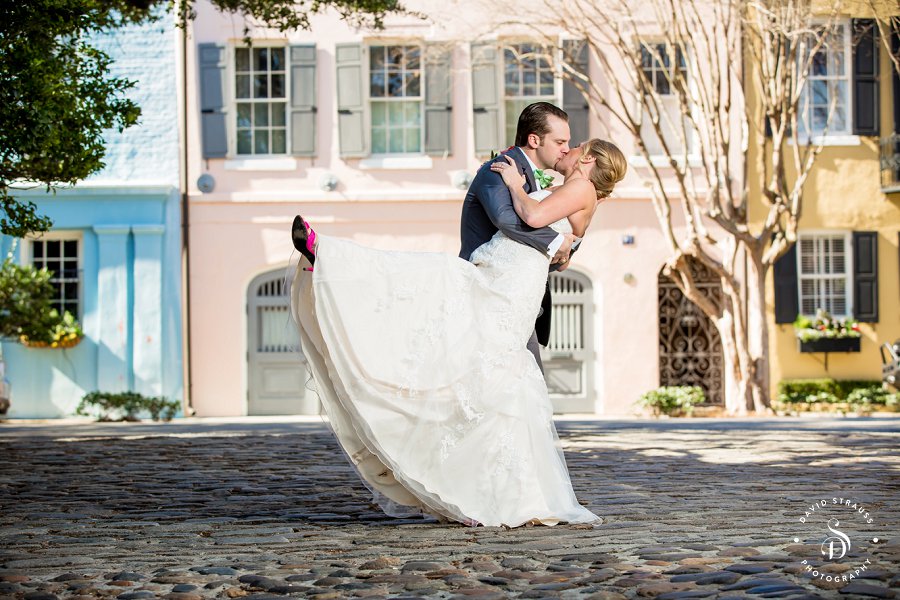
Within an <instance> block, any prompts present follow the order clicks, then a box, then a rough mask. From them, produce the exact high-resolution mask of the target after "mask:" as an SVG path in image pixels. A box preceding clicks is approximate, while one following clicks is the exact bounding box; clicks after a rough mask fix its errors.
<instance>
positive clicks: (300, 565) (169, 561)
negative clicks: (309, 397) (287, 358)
mask: <svg viewBox="0 0 900 600" xmlns="http://www.w3.org/2000/svg"><path fill="white" fill-rule="evenodd" d="M557 427H558V429H559V432H560V437H561V439H562V441H563V444H564V448H565V450H566V456H567V460H568V463H569V468H570V471H571V475H572V479H573V482H574V485H575V490H576V493H577V494H578V497H579V499H580V500H581V501H582V503H584V504H586V505H587V506H589V507H590V508H591V510H593V511H594V512H596V513H597V514H599V515H602V516H603V517H604V521H605V522H604V523H603V525H602V526H600V527H597V528H592V527H585V526H566V525H561V526H558V527H523V528H519V529H515V530H505V529H503V528H483V527H477V528H472V527H464V526H462V525H445V524H439V523H437V522H428V521H422V520H397V519H391V518H388V517H385V516H384V515H383V514H382V513H381V512H380V511H378V510H377V509H376V508H375V507H373V506H372V505H371V504H370V502H369V495H368V492H367V491H366V489H365V488H364V487H363V486H362V485H361V484H360V483H359V482H358V480H357V479H356V476H355V474H354V473H353V472H352V470H351V469H350V467H349V465H348V464H347V462H346V461H345V459H344V458H343V456H342V455H341V454H340V452H339V451H338V449H337V447H336V445H335V442H334V440H333V438H332V436H331V434H330V432H329V431H328V429H327V427H326V426H325V425H324V424H322V423H320V422H314V421H310V420H306V421H300V420H297V421H288V420H280V421H279V420H270V421H269V422H266V421H252V420H244V421H240V420H235V421H233V422H224V421H223V422H218V423H217V422H213V421H208V422H203V421H201V420H187V422H184V421H183V422H178V423H171V424H149V423H142V424H93V423H75V424H58V423H53V422H46V423H44V424H37V425H29V424H16V423H15V422H7V423H3V424H0V452H2V457H3V460H2V463H0V507H2V511H0V525H2V527H0V596H2V597H4V598H24V599H27V600H44V599H53V598H76V597H80V598H98V597H100V598H120V599H122V600H130V599H138V598H155V597H161V598H170V599H172V600H199V599H201V598H213V597H215V598H247V599H254V600H255V599H262V598H281V597H285V596H298V597H310V598H312V597H314V598H317V599H318V600H326V599H330V598H351V597H360V598H362V597H382V598H384V597H392V598H399V597H404V598H414V597H429V598H493V597H497V598H504V597H520V598H543V597H546V598H598V599H618V598H638V597H656V598H659V599H660V600H666V599H675V598H795V599H796V598H864V597H876V598H894V597H900V537H898V534H900V507H898V505H900V502H898V501H900V452H898V448H900V419H888V418H860V419H853V418H847V419H841V418H835V419H825V418H819V419H812V418H801V419H790V418H781V419H747V420H728V419H691V420H674V419H673V420H660V421H635V420H623V421H607V420H584V421H578V420H562V421H560V422H558V423H557ZM472 468H473V469H477V468H479V466H478V465H472ZM807 513H808V514H807ZM801 518H802V519H803V522H801ZM835 520H836V521H837V523H836V522H835ZM829 521H830V525H831V531H829ZM839 534H840V535H839ZM829 536H830V537H829ZM826 538H829V539H828V540H826ZM876 540H877V541H876ZM848 543H849V549H847V545H848ZM829 550H831V551H832V552H833V553H834V555H835V557H834V559H832V560H829V558H828V556H827V554H826V555H825V556H823V554H822V552H823V551H825V552H827V551H829ZM844 552H845V553H846V554H843V553H844ZM842 554H843V556H842Z"/></svg>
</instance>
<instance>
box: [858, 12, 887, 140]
mask: <svg viewBox="0 0 900 600" xmlns="http://www.w3.org/2000/svg"><path fill="white" fill-rule="evenodd" d="M876 32H877V26H876V25H875V20H874V19H853V133H855V134H856V135H876V136H877V135H879V131H880V128H879V124H880V123H879V121H880V117H881V111H880V108H879V106H880V105H879V101H878V100H879V98H878V50H879V48H878V39H877V33H876Z"/></svg>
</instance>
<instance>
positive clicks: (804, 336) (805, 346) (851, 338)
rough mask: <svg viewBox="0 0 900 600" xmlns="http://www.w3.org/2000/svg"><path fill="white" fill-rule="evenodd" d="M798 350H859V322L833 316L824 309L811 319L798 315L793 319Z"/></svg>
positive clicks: (819, 310)
mask: <svg viewBox="0 0 900 600" xmlns="http://www.w3.org/2000/svg"><path fill="white" fill-rule="evenodd" d="M794 332H795V333H796V335H797V340H798V342H799V345H800V352H859V343H860V338H861V334H860V331H859V324H858V323H857V322H856V320H855V319H852V318H849V317H847V318H843V319H839V318H835V317H833V316H831V315H830V314H829V313H828V311H826V310H824V309H821V308H820V309H818V310H816V316H815V317H814V318H812V319H810V318H809V317H805V316H803V315H800V316H798V317H797V319H796V320H795V321H794Z"/></svg>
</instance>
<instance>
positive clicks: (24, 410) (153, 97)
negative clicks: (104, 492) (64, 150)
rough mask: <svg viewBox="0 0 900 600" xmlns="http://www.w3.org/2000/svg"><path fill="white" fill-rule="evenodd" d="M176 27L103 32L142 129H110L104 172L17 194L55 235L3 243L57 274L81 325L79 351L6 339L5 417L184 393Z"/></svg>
mask: <svg viewBox="0 0 900 600" xmlns="http://www.w3.org/2000/svg"><path fill="white" fill-rule="evenodd" d="M179 42H180V33H179V30H178V29H177V28H176V27H175V26H174V20H173V18H172V17H171V16H170V15H167V16H165V17H164V18H163V19H162V20H160V21H157V22H155V23H151V24H146V25H141V26H130V27H127V28H123V29H119V30H116V31H113V32H109V33H106V34H104V35H101V36H98V38H97V43H98V45H99V46H100V47H101V48H102V49H103V50H104V51H106V52H107V53H108V54H109V55H110V56H111V57H113V58H114V61H115V62H114V64H113V67H112V71H113V74H114V75H117V76H124V77H127V78H129V79H132V80H135V81H137V85H136V86H135V88H133V89H132V90H131V91H130V92H129V95H130V96H131V97H132V98H133V99H134V100H135V101H136V102H137V103H138V104H139V105H140V107H141V110H142V116H141V119H140V123H139V124H138V125H136V126H133V127H131V128H129V129H127V130H126V131H124V132H122V133H119V132H116V131H111V132H108V134H107V136H106V140H107V156H106V167H105V168H104V169H103V171H102V172H100V173H98V174H96V175H95V176H93V177H91V178H90V179H88V180H86V181H84V182H82V183H80V184H78V185H76V186H74V187H71V188H66V189H59V190H57V191H56V193H55V194H54V193H46V192H44V191H43V189H35V190H30V191H27V192H21V193H19V194H18V195H19V196H20V197H22V198H23V199H28V200H31V201H33V202H35V203H36V204H37V205H38V208H39V212H40V213H42V214H45V215H48V216H49V217H50V218H51V219H52V220H53V229H52V231H50V232H49V233H47V234H44V235H42V236H40V237H35V238H33V239H19V240H13V239H11V238H8V237H4V238H2V239H0V250H2V252H3V255H4V256H6V255H7V254H8V253H9V252H12V253H13V256H14V257H16V259H17V260H18V261H19V262H21V263H23V264H36V265H37V266H44V265H46V266H47V267H48V268H51V269H52V270H54V271H55V272H56V275H55V278H54V279H55V283H56V287H57V291H58V298H57V301H58V303H60V304H61V305H62V306H63V307H64V308H65V309H68V310H69V311H70V312H72V313H73V314H75V315H76V317H77V318H78V320H79V321H80V322H81V325H82V328H83V329H84V333H85V335H84V338H83V339H82V341H81V343H79V344H78V345H77V346H75V347H73V348H70V349H39V348H26V347H24V346H22V345H21V344H18V343H14V342H10V341H5V342H3V343H2V350H3V357H4V360H5V362H6V373H7V377H8V378H9V380H10V383H11V384H12V407H11V408H10V410H9V413H8V415H7V416H8V417H21V418H39V417H40V418H43V417H61V416H66V415H71V414H73V413H74V411H75V409H76V407H77V406H78V403H79V402H80V400H81V397H82V396H83V395H84V394H85V393H87V392H90V391H93V390H101V391H111V392H116V391H125V390H133V391H136V392H140V393H142V394H145V395H153V396H157V395H163V396H166V397H168V398H170V399H176V400H180V399H181V398H182V396H183V384H182V364H181V355H182V352H181V308H180V306H181V231H180V225H181V219H180V194H179V164H180V161H179V126H178V124H179V113H178V107H179V100H178V99H179V95H180V93H181V92H180V90H179V88H178V74H179V72H180V70H179V60H180V57H179V54H178V46H179Z"/></svg>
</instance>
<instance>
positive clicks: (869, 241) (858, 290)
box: [853, 231, 878, 323]
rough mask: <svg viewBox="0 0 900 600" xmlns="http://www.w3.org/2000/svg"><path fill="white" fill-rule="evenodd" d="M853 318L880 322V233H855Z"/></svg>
mask: <svg viewBox="0 0 900 600" xmlns="http://www.w3.org/2000/svg"><path fill="white" fill-rule="evenodd" d="M853 316H854V318H856V320H857V321H864V322H867V323H877V322H878V233H877V232H875V231H854V232H853Z"/></svg>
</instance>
